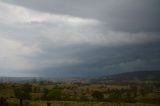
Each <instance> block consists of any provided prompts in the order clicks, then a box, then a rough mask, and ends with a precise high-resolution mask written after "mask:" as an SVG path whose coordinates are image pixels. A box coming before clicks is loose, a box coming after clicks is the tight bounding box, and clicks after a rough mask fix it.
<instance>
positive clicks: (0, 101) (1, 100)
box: [0, 97, 51, 106]
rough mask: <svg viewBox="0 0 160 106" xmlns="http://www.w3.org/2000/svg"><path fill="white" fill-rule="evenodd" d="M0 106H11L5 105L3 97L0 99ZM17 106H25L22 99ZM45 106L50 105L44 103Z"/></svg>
mask: <svg viewBox="0 0 160 106" xmlns="http://www.w3.org/2000/svg"><path fill="white" fill-rule="evenodd" d="M0 106H13V105H11V104H9V103H7V98H4V97H0ZM18 106H26V105H25V104H24V103H23V99H19V105H18ZM27 106H28V105H27ZM46 106H51V103H50V102H47V103H46Z"/></svg>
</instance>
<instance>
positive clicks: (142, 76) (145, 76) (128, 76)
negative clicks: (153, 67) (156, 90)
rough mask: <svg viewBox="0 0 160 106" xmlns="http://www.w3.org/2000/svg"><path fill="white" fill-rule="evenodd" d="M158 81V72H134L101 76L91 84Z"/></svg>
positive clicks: (159, 76) (159, 79)
mask: <svg viewBox="0 0 160 106" xmlns="http://www.w3.org/2000/svg"><path fill="white" fill-rule="evenodd" d="M138 81H158V82H160V71H135V72H125V73H120V74H114V75H109V76H103V77H99V78H96V79H93V80H92V82H97V83H98V82H138Z"/></svg>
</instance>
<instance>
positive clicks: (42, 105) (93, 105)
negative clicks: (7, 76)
mask: <svg viewBox="0 0 160 106" xmlns="http://www.w3.org/2000/svg"><path fill="white" fill-rule="evenodd" d="M8 102H9V103H10V104H12V105H13V106H19V105H18V100H17V99H10V100H8ZM49 103H51V106H159V105H158V104H145V103H113V102H112V103H111V102H81V101H49ZM24 104H25V105H27V106H47V101H24ZM25 105H24V106H25Z"/></svg>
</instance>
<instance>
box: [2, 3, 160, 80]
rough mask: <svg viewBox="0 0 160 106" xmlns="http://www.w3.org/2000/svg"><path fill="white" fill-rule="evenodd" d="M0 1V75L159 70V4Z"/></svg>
mask: <svg viewBox="0 0 160 106" xmlns="http://www.w3.org/2000/svg"><path fill="white" fill-rule="evenodd" d="M2 1H3V2H2ZM2 1H1V2H0V12H2V13H3V14H0V20H1V21H0V49H1V57H0V59H1V60H0V69H1V70H6V71H3V72H2V75H8V73H17V74H16V75H18V76H37V75H38V76H54V77H62V76H63V77H64V76H84V77H86V76H97V75H105V74H113V73H120V72H127V71H137V70H160V64H159V63H160V55H159V52H160V48H159V46H160V35H159V34H160V21H159V19H160V2H159V0H141V1H139V0H118V1H117V0H2ZM11 17H12V18H11ZM20 72H21V74H18V73H20Z"/></svg>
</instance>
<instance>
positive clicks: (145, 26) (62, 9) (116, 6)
mask: <svg viewBox="0 0 160 106" xmlns="http://www.w3.org/2000/svg"><path fill="white" fill-rule="evenodd" d="M5 1H8V2H9V3H14V4H18V5H22V6H26V7H29V8H32V9H35V10H38V11H45V12H50V13H57V14H67V15H72V16H80V17H88V18H96V19H99V20H101V21H103V23H104V24H106V27H104V30H106V29H108V28H110V29H114V30H118V31H124V32H159V31H160V21H159V19H160V2H159V0H141V1H138V0H119V1H118V2H117V0H101V1H99V0H68V1H67V2H66V0H58V1H57V0H47V1H44V0H27V1H26V0H14V1H13V0H5Z"/></svg>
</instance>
